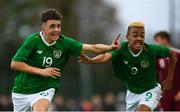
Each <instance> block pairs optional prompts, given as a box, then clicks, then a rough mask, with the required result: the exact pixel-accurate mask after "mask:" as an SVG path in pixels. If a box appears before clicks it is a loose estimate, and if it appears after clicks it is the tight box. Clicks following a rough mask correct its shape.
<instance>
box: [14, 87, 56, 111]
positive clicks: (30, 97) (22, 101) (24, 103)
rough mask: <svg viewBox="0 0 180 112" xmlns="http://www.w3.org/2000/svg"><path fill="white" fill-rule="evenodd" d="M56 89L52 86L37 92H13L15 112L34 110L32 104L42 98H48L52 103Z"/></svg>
mask: <svg viewBox="0 0 180 112" xmlns="http://www.w3.org/2000/svg"><path fill="white" fill-rule="evenodd" d="M54 94H55V89H54V88H50V89H47V90H45V91H41V92H38V93H35V94H19V93H12V101H13V108H14V111H15V112H19V111H32V106H33V104H34V103H36V102H37V101H38V100H40V99H47V100H48V101H49V103H51V101H52V99H53V96H54Z"/></svg>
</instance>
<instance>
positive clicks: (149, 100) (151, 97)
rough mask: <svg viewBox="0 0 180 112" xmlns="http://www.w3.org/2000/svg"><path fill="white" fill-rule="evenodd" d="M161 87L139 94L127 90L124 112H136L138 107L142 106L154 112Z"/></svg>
mask: <svg viewBox="0 0 180 112" xmlns="http://www.w3.org/2000/svg"><path fill="white" fill-rule="evenodd" d="M161 93H162V91H161V86H160V84H158V86H156V87H154V88H153V89H150V90H148V91H145V92H143V93H141V94H135V93H133V92H131V91H129V90H127V94H126V111H136V110H137V108H138V106H139V105H141V104H144V105H146V106H148V107H149V108H150V109H151V110H154V109H155V108H156V106H157V105H158V103H159V101H160V99H161V97H162V95H161Z"/></svg>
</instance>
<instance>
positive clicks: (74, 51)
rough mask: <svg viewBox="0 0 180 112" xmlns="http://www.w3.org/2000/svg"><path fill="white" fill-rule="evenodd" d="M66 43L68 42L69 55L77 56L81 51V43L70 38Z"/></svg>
mask: <svg viewBox="0 0 180 112" xmlns="http://www.w3.org/2000/svg"><path fill="white" fill-rule="evenodd" d="M68 41H69V42H70V44H69V45H70V46H69V47H70V49H69V50H70V51H69V52H70V54H71V55H73V56H79V55H80V54H81V51H82V46H83V45H82V43H80V42H78V41H76V40H74V39H72V38H69V39H68Z"/></svg>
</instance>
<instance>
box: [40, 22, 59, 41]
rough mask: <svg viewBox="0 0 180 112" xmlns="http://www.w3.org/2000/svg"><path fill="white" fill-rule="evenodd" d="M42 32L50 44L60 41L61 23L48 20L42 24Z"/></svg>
mask: <svg viewBox="0 0 180 112" xmlns="http://www.w3.org/2000/svg"><path fill="white" fill-rule="evenodd" d="M42 31H43V33H44V36H45V38H46V40H47V42H48V43H52V42H54V41H56V40H58V39H59V35H60V33H61V21H60V20H48V21H47V22H46V23H43V24H42Z"/></svg>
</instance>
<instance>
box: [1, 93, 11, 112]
mask: <svg viewBox="0 0 180 112" xmlns="http://www.w3.org/2000/svg"><path fill="white" fill-rule="evenodd" d="M12 110H13V106H12V101H11V97H10V96H8V95H0V111H12Z"/></svg>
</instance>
